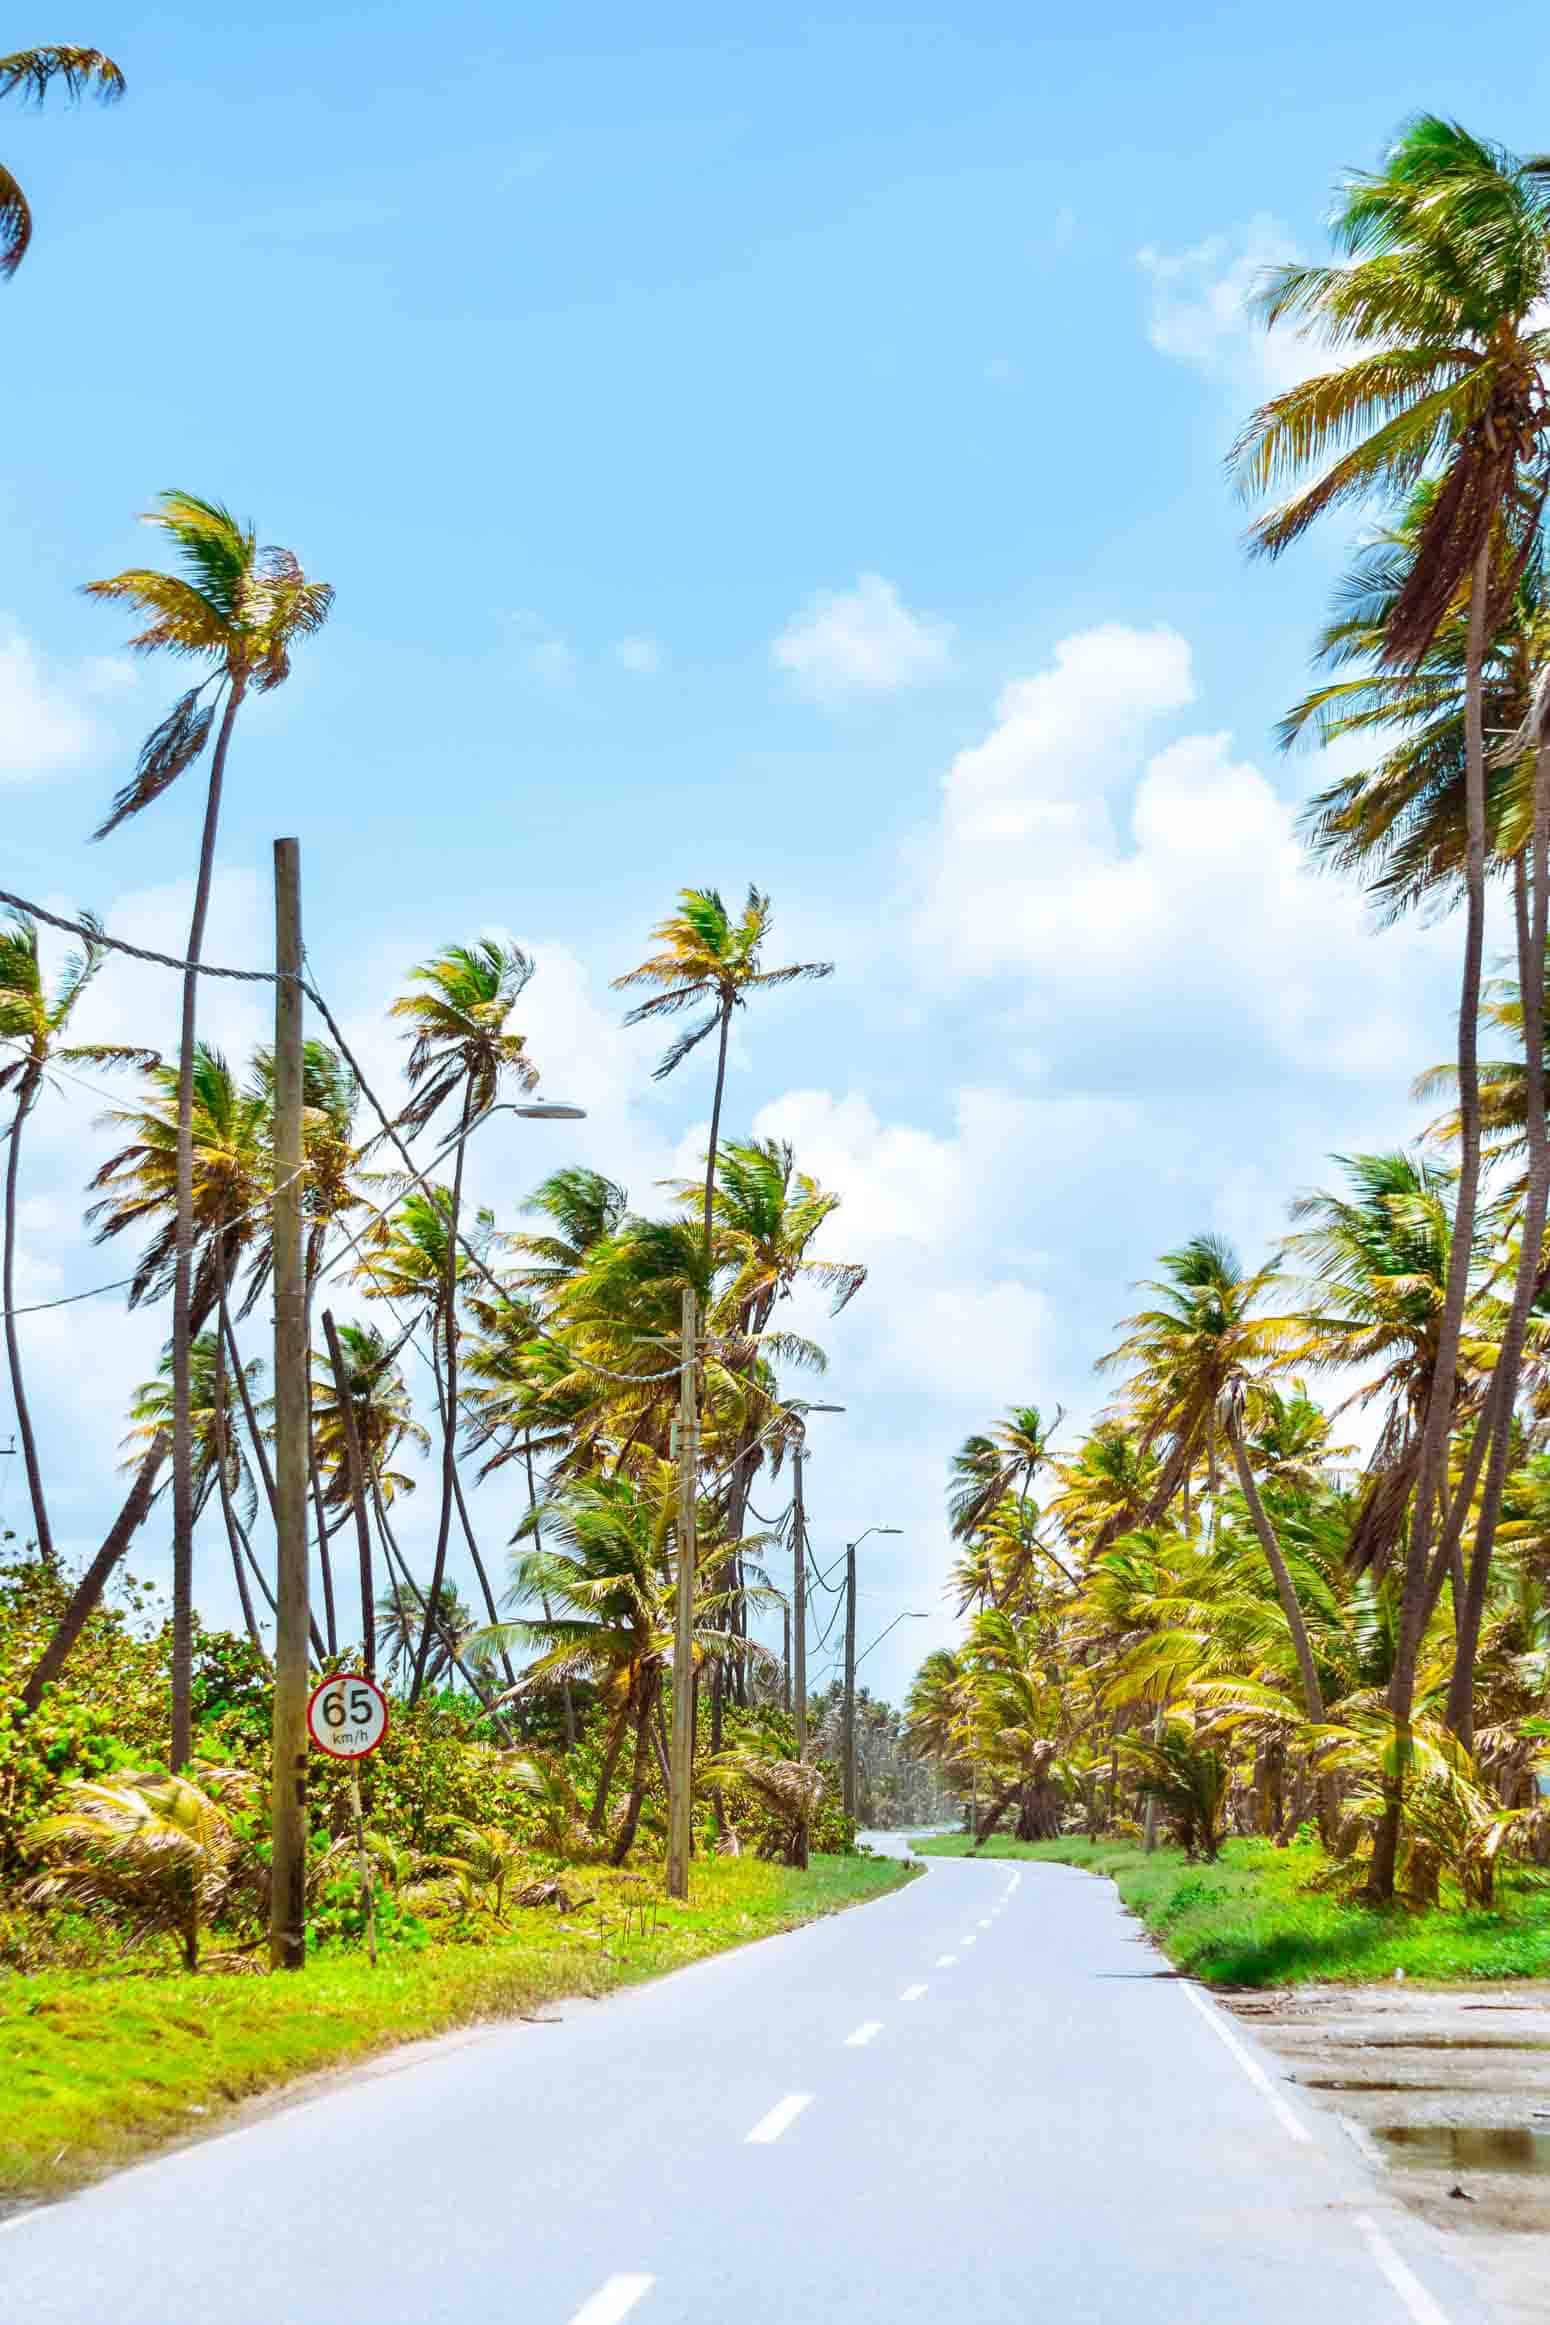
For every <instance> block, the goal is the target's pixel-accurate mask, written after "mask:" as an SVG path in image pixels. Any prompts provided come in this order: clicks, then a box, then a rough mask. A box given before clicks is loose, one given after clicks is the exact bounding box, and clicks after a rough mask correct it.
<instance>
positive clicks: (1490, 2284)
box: [1219, 1979, 1550, 2325]
mask: <svg viewBox="0 0 1550 2325" xmlns="http://www.w3.org/2000/svg"><path fill="white" fill-rule="evenodd" d="M1219 1999H1220V2000H1221V2001H1222V2002H1223V2003H1224V2004H1225V2006H1226V2007H1227V2008H1228V2009H1229V2010H1231V2011H1233V2012H1234V2013H1235V2015H1236V2016H1238V2017H1239V2018H1241V2019H1242V2020H1243V2021H1244V2023H1245V2024H1246V2025H1247V2026H1250V2027H1252V2028H1253V2030H1254V2032H1255V2034H1257V2035H1258V2037H1259V2038H1260V2040H1261V2041H1262V2042H1263V2043H1265V2044H1266V2045H1268V2047H1269V2048H1270V2049H1271V2050H1273V2051H1275V2052H1276V2053H1277V2054H1278V2056H1279V2057H1280V2058H1281V2059H1282V2060H1283V2061H1284V2063H1285V2067H1286V2072H1287V2075H1288V2078H1289V2080H1291V2081H1293V2082H1295V2083H1296V2084H1297V2086H1298V2088H1299V2090H1301V2091H1303V2092H1305V2093H1306V2094H1307V2098H1308V2101H1309V2103H1310V2104H1312V2105H1315V2106H1320V2107H1326V2108H1329V2109H1331V2110H1332V2111H1333V2112H1334V2113H1335V2114H1337V2115H1338V2116H1339V2117H1340V2119H1341V2121H1342V2123H1343V2125H1344V2126H1345V2128H1346V2130H1347V2132H1348V2134H1349V2136H1350V2137H1351V2138H1352V2139H1353V2141H1354V2142H1355V2144H1356V2145H1357V2146H1358V2147H1360V2148H1361V2149H1362V2151H1363V2153H1364V2154H1365V2155H1366V2156H1367V2158H1368V2160H1369V2162H1370V2163H1371V2164H1372V2165H1373V2166H1374V2168H1375V2169H1377V2170H1379V2171H1381V2172H1382V2174H1383V2176H1384V2181H1385V2185H1386V2187H1387V2188H1388V2190H1389V2191H1390V2192H1391V2193H1392V2194H1394V2195H1396V2196H1398V2197H1399V2198H1400V2200H1401V2201H1402V2202H1404V2203H1405V2204H1407V2205H1408V2206H1409V2207H1410V2209H1411V2210H1412V2211H1414V2212H1416V2213H1418V2214H1419V2215H1420V2216H1421V2217H1422V2218H1423V2219H1425V2220H1427V2221H1429V2222H1430V2223H1431V2224H1432V2226H1433V2227H1434V2228H1437V2229H1440V2230H1441V2231H1442V2232H1443V2233H1444V2234H1445V2235H1446V2236H1447V2237H1448V2238H1449V2240H1450V2242H1451V2243H1452V2244H1453V2245H1454V2247H1455V2250H1456V2251H1457V2253H1458V2255H1459V2258H1460V2259H1461V2261H1462V2262H1463V2263H1464V2264H1465V2265H1466V2266H1467V2267H1469V2268H1470V2269H1471V2270H1472V2271H1473V2273H1474V2275H1475V2277H1476V2279H1477V2281H1478V2282H1479V2284H1480V2286H1481V2289H1482V2293H1483V2295H1484V2297H1485V2299H1486V2300H1487V2301H1488V2302H1490V2303H1491V2304H1492V2305H1493V2308H1494V2312H1495V2314H1496V2315H1497V2316H1498V2317H1499V2318H1500V2319H1501V2321H1502V2325H1545V2320H1546V2318H1547V2316H1550V1979H1547V1980H1544V1981H1540V1980H1532V1981H1530V1980H1514V1981H1513V1982H1512V1983H1511V1984H1510V1985H1480V1986H1470V1987H1465V1988H1460V1987H1454V1988H1442V1987H1428V1986H1419V1985H1412V1984H1408V1983H1405V1984H1396V1983H1391V1984H1387V1985H1382V1986H1377V1985H1368V1986H1297V1987H1293V1988H1289V1989H1285V1990H1282V1991H1276V1992H1271V1993H1261V1994H1222V1995H1220V1996H1219Z"/></svg>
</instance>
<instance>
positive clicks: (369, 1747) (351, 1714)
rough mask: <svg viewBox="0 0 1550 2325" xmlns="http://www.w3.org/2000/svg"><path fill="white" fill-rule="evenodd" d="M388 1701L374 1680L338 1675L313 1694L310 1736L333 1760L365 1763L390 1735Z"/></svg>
mask: <svg viewBox="0 0 1550 2325" xmlns="http://www.w3.org/2000/svg"><path fill="white" fill-rule="evenodd" d="M387 1725H388V1707H387V1697H386V1696H385V1695H384V1694H383V1692H382V1690H381V1688H380V1687H379V1686H378V1685H377V1683H376V1681H375V1680H374V1679H363V1678H362V1677H361V1675H360V1673H359V1672H357V1671H336V1672H335V1673H334V1675H333V1677H332V1678H331V1679H325V1680H324V1681H323V1683H322V1685H321V1686H320V1687H315V1688H314V1689H313V1690H312V1695H311V1699H310V1700H309V1702H308V1704H307V1733H308V1734H309V1735H310V1736H311V1738H312V1741H313V1742H314V1743H315V1744H316V1746H317V1748H318V1750H319V1751H320V1752H326V1753H327V1754H328V1756H329V1758H330V1759H331V1760H364V1759H365V1758H366V1757H367V1755H368V1753H371V1752H374V1751H375V1750H376V1748H377V1746H378V1745H379V1744H380V1743H381V1741H382V1739H383V1737H384V1736H385V1735H386V1734H387Z"/></svg>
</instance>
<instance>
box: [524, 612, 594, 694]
mask: <svg viewBox="0 0 1550 2325" xmlns="http://www.w3.org/2000/svg"><path fill="white" fill-rule="evenodd" d="M506 634H507V637H508V638H509V639H510V641H511V648H512V652H513V654H514V655H515V657H516V661H517V666H518V668H519V669H521V670H522V671H524V672H525V673H526V675H527V676H528V677H529V678H532V679H534V680H536V681H537V682H538V684H539V685H541V686H569V685H571V684H573V682H574V680H575V677H576V671H577V667H578V662H579V657H578V656H577V653H576V649H575V647H574V646H573V645H572V644H571V642H570V640H569V639H568V638H566V637H564V636H562V635H561V633H560V631H558V630H557V629H556V628H555V626H554V624H553V623H552V622H551V621H550V620H549V619H548V618H547V617H546V616H545V615H543V614H540V613H535V612H533V610H532V609H531V608H530V607H529V608H524V609H523V610H522V611H521V612H519V613H511V614H507V616H506Z"/></svg>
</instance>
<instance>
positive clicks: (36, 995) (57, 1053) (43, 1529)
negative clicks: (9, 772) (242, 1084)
mask: <svg viewBox="0 0 1550 2325" xmlns="http://www.w3.org/2000/svg"><path fill="white" fill-rule="evenodd" d="M3 69H4V68H3V66H0V72H3ZM84 925H85V926H86V927H87V928H88V929H92V928H94V926H95V924H94V923H93V922H91V921H90V920H88V921H86V922H85V923H84ZM101 964H102V947H101V945H100V944H98V943H96V941H95V939H94V937H93V936H91V935H88V936H87V938H86V940H85V942H84V944H83V945H82V946H81V949H80V950H79V951H78V952H74V953H72V954H71V955H70V956H69V958H68V959H67V960H66V961H65V963H64V966H63V967H62V968H61V969H60V971H59V973H58V975H57V976H56V977H55V978H54V980H53V982H52V983H50V982H49V981H48V979H47V978H45V976H44V974H43V969H42V965H41V963H40V962H39V959H38V930H37V923H36V922H35V921H34V920H33V919H32V918H31V917H30V916H29V915H28V914H26V913H23V912H13V913H11V914H10V915H9V916H8V917H7V919H6V920H5V921H4V923H3V924H0V1090H10V1091H13V1092H14V1093H15V1102H14V1104H13V1106H12V1109H11V1122H10V1129H9V1132H8V1134H7V1135H8V1137H9V1139H10V1153H9V1154H8V1155H7V1157H6V1165H5V1254H4V1267H3V1270H0V1291H3V1297H4V1301H5V1353H6V1361H7V1363H8V1365H9V1367H10V1374H11V1401H12V1403H13V1405H14V1406H15V1409H16V1426H17V1428H18V1430H19V1431H20V1433H21V1441H22V1460H23V1463H24V1465H25V1468H26V1471H27V1491H28V1493H29V1495H30V1496H31V1499H32V1523H33V1530H34V1533H35V1536H36V1539H37V1545H38V1548H39V1550H40V1551H41V1552H42V1553H43V1556H44V1557H45V1558H49V1559H51V1558H52V1557H53V1555H54V1537H53V1533H52V1531H51V1530H50V1527H49V1522H48V1505H47V1501H46V1498H45V1496H44V1491H43V1471H42V1466H41V1464H40V1462H39V1460H38V1444H37V1438H36V1437H35V1435H34V1434H33V1427H32V1414H31V1411H30V1410H29V1408H28V1404H27V1391H26V1386H25V1383H24V1381H23V1379H22V1357H21V1342H20V1339H19V1336H18V1334H17V1330H16V1275H15V1267H16V1196H17V1188H18V1186H19V1184H20V1176H21V1155H22V1131H23V1129H24V1127H25V1125H26V1121H27V1117H28V1115H29V1114H30V1113H31V1112H32V1109H33V1107H34V1106H35V1105H36V1104H37V1102H38V1099H39V1097H40V1096H41V1095H42V1093H43V1091H44V1090H45V1089H46V1088H47V1087H48V1086H49V1076H50V1072H51V1070H52V1069H53V1068H55V1067H58V1066H70V1065H91V1066H135V1065H138V1066H148V1065H153V1064H154V1063H155V1059H156V1053H155V1051H154V1050H143V1049H131V1048H128V1047H125V1046H124V1045H122V1044H119V1043H114V1042H68V1041H66V1040H65V1039H64V1036H65V1034H66V1033H67V1032H68V1030H69V1025H70V1020H71V1018H72V1016H73V1015H74V1014H75V1011H76V1009H77V1008H78V1006H79V1005H80V1001H81V997H82V995H83V994H84V993H85V991H86V988H87V987H88V985H89V984H90V983H91V981H92V979H93V977H94V976H95V975H96V973H97V971H98V969H99V968H100V966H101Z"/></svg>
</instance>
